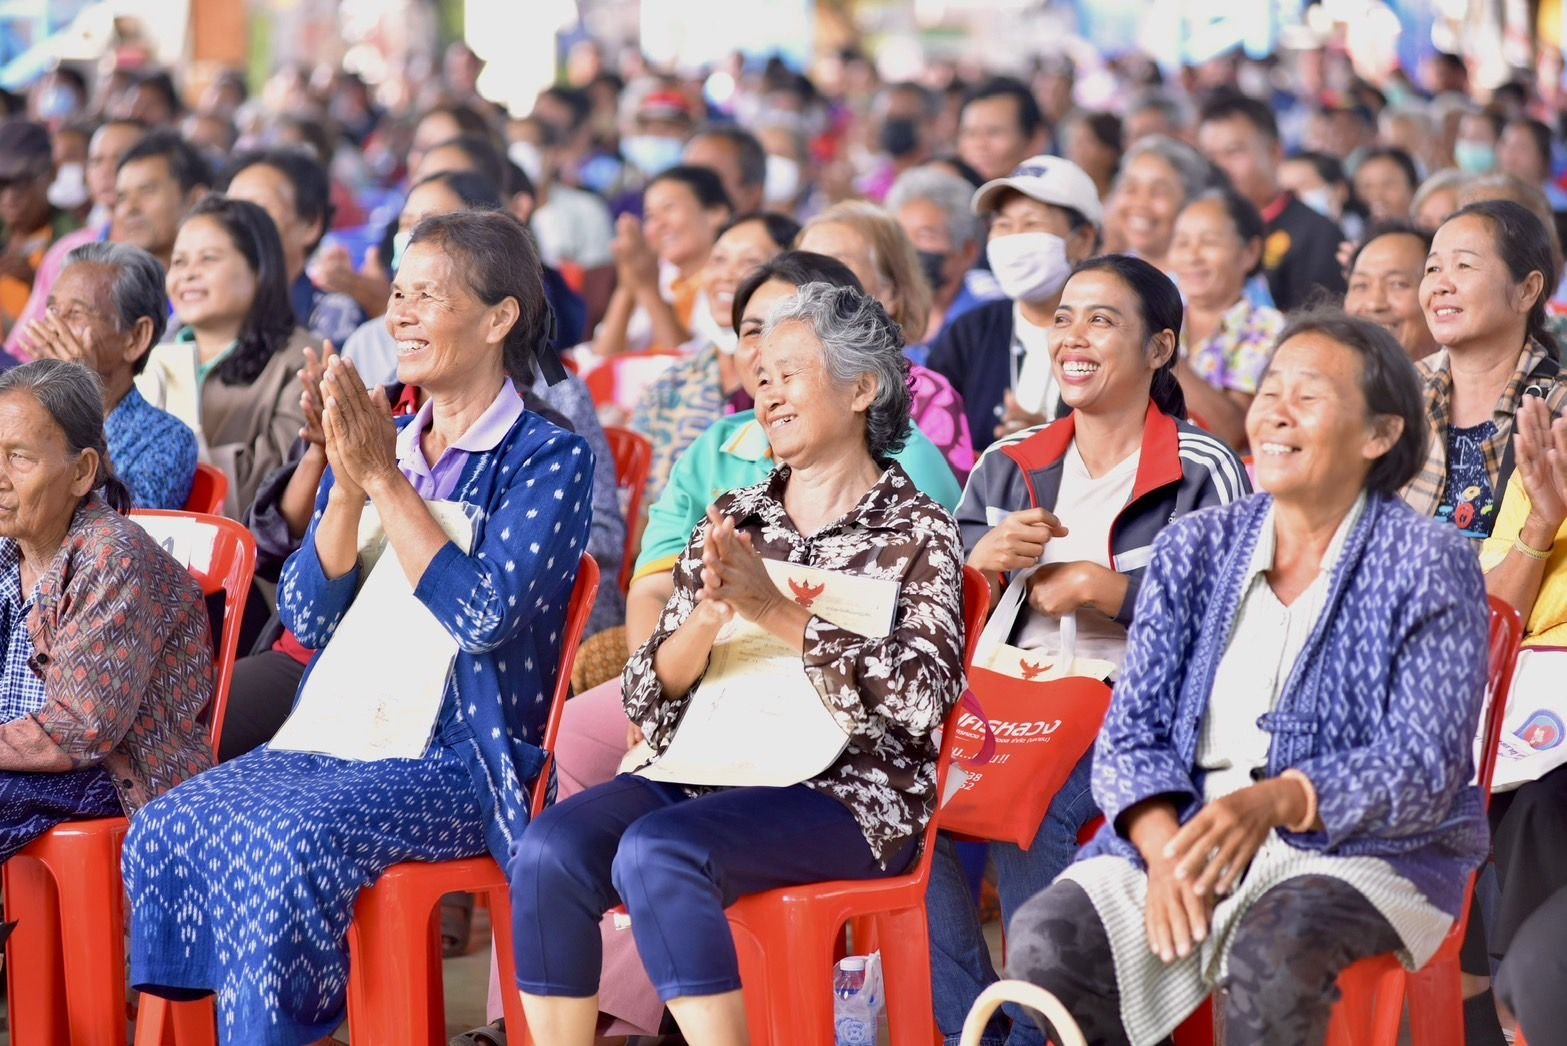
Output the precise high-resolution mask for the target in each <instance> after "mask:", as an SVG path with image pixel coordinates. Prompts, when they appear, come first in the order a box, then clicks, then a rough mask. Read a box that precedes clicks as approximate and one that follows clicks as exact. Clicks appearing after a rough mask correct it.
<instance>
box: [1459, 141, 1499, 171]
mask: <svg viewBox="0 0 1567 1046" xmlns="http://www.w3.org/2000/svg"><path fill="white" fill-rule="evenodd" d="M1453 162H1454V163H1456V164H1457V165H1458V169H1459V170H1461V171H1463V172H1464V173H1465V174H1490V173H1491V172H1492V171H1494V170H1495V169H1496V146H1494V145H1486V144H1485V143H1484V142H1470V141H1465V140H1463V139H1459V140H1458V141H1456V142H1454V143H1453Z"/></svg>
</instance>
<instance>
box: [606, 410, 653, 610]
mask: <svg viewBox="0 0 1567 1046" xmlns="http://www.w3.org/2000/svg"><path fill="white" fill-rule="evenodd" d="M604 438H605V439H606V440H608V441H609V451H610V453H611V454H613V455H614V456H615V485H616V486H617V487H619V488H620V489H621V490H623V491H625V492H626V505H625V508H626V555H625V559H624V560H622V562H621V565H620V577H619V578H617V579H616V580H617V581H618V582H619V584H620V587H621V588H625V587H626V586H627V585H629V584H631V568H632V566H634V565H635V561H636V544H635V543H636V541H637V537H638V535H639V534H640V533H641V528H640V527H639V526H637V522H638V520H639V519H640V518H641V514H642V496H643V494H644V493H645V492H646V491H647V477H648V473H649V472H651V471H652V468H653V441H652V440H650V439H648V438H647V437H646V436H643V435H640V434H638V433H635V432H632V431H631V430H630V429H622V428H617V427H616V426H614V425H606V426H605V427H604Z"/></svg>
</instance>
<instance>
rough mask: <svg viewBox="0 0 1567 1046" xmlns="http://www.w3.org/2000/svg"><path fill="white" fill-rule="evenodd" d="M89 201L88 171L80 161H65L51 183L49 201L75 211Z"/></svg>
mask: <svg viewBox="0 0 1567 1046" xmlns="http://www.w3.org/2000/svg"><path fill="white" fill-rule="evenodd" d="M86 202H87V172H86V169H85V168H84V167H83V166H82V165H81V164H79V163H63V164H61V165H60V169H59V170H57V171H56V172H55V175H54V181H52V182H50V183H49V203H50V204H51V205H53V206H55V207H58V208H60V209H61V210H62V211H74V210H76V208H78V207H80V206H81V205H82V204H84V203H86Z"/></svg>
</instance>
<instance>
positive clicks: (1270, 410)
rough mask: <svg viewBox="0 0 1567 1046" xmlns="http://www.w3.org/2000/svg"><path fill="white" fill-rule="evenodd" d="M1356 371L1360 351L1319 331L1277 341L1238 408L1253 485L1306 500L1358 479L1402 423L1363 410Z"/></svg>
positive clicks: (1324, 497) (1357, 484)
mask: <svg viewBox="0 0 1567 1046" xmlns="http://www.w3.org/2000/svg"><path fill="white" fill-rule="evenodd" d="M1362 373H1363V372H1362V364H1361V362H1360V354H1359V353H1358V352H1356V351H1355V350H1354V349H1352V348H1349V347H1347V346H1344V345H1341V344H1339V343H1338V342H1337V341H1335V340H1333V339H1332V338H1329V337H1327V336H1326V335H1324V334H1320V333H1316V332H1309V333H1306V334H1300V335H1297V336H1296V337H1293V338H1290V339H1289V340H1288V341H1286V342H1285V343H1284V344H1282V345H1280V346H1279V348H1278V351H1277V352H1275V353H1274V354H1273V361H1272V362H1271V363H1270V364H1269V365H1268V370H1267V372H1266V373H1265V374H1264V375H1263V377H1262V384H1261V385H1259V386H1258V388H1257V395H1256V397H1255V398H1254V399H1253V400H1252V404H1251V409H1250V410H1249V411H1247V413H1246V438H1247V439H1248V440H1249V441H1250V443H1251V446H1252V449H1253V452H1254V454H1255V456H1256V471H1257V486H1258V487H1259V488H1260V489H1262V490H1265V491H1267V492H1268V493H1270V494H1272V495H1273V496H1274V497H1275V498H1277V499H1278V500H1279V501H1281V502H1290V503H1294V504H1298V505H1310V504H1322V503H1323V502H1332V501H1334V500H1336V499H1337V498H1339V497H1341V496H1342V494H1343V491H1345V490H1357V491H1358V490H1360V489H1361V488H1362V487H1363V486H1364V485H1365V482H1366V476H1367V475H1368V474H1369V473H1370V471H1371V466H1372V465H1373V464H1374V463H1375V461H1376V459H1377V458H1379V457H1381V456H1382V455H1383V454H1386V453H1387V452H1388V451H1389V450H1390V449H1391V448H1392V446H1393V444H1394V443H1396V442H1397V440H1398V437H1399V435H1400V434H1401V433H1402V431H1403V423H1402V421H1401V420H1400V419H1398V418H1393V417H1383V418H1373V417H1371V416H1369V415H1368V413H1367V408H1366V397H1365V393H1364V392H1363V391H1362V387H1361V382H1362Z"/></svg>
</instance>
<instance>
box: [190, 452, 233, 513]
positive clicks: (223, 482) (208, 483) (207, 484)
mask: <svg viewBox="0 0 1567 1046" xmlns="http://www.w3.org/2000/svg"><path fill="white" fill-rule="evenodd" d="M228 496H229V478H228V476H227V475H226V474H225V473H224V472H223V470H222V469H220V468H218V467H217V466H216V465H208V464H207V463H206V462H204V461H202V462H197V464H196V478H195V479H194V480H193V481H192V482H191V485H190V497H188V498H186V499H185V511H186V512H201V513H205V514H208V515H213V516H216V515H219V514H220V513H222V511H223V500H224V499H225V498H227V497H228Z"/></svg>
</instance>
